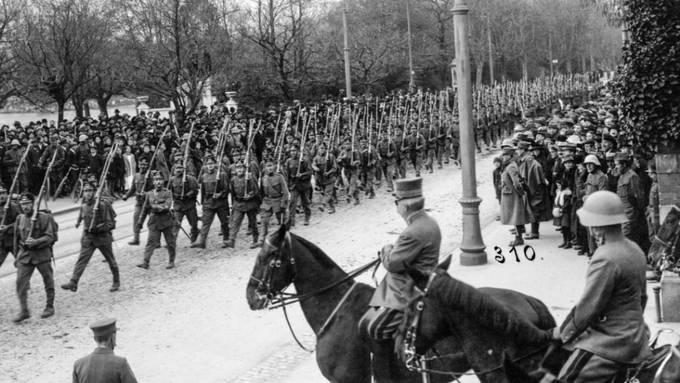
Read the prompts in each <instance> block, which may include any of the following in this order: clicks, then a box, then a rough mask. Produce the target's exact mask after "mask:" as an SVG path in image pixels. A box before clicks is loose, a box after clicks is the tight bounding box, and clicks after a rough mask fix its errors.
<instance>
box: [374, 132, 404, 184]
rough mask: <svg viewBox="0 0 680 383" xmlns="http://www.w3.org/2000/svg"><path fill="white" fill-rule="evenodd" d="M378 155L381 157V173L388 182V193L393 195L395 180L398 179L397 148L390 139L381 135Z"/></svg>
mask: <svg viewBox="0 0 680 383" xmlns="http://www.w3.org/2000/svg"><path fill="white" fill-rule="evenodd" d="M378 154H379V155H380V168H381V169H380V171H382V173H383V174H384V175H385V181H386V182H387V192H388V193H392V190H393V189H394V184H393V180H394V179H395V178H398V177H399V175H398V174H396V165H397V158H396V157H397V147H396V146H395V145H394V143H393V142H390V137H387V136H386V135H384V134H381V137H380V142H379V143H378Z"/></svg>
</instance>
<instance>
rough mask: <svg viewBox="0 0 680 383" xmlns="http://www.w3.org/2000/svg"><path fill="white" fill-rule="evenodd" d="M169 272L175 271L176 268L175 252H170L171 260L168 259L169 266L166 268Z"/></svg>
mask: <svg viewBox="0 0 680 383" xmlns="http://www.w3.org/2000/svg"><path fill="white" fill-rule="evenodd" d="M165 268H166V269H167V270H170V269H174V268H175V252H174V251H173V252H170V254H169V258H168V265H167V266H165Z"/></svg>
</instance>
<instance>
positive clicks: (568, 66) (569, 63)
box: [567, 59, 572, 74]
mask: <svg viewBox="0 0 680 383" xmlns="http://www.w3.org/2000/svg"><path fill="white" fill-rule="evenodd" d="M571 72H572V68H571V59H568V60H567V73H569V74H571Z"/></svg>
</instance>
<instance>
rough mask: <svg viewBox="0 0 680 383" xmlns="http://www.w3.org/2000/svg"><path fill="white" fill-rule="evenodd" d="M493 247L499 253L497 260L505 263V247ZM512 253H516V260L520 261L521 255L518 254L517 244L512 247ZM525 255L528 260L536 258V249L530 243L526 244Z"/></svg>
mask: <svg viewBox="0 0 680 383" xmlns="http://www.w3.org/2000/svg"><path fill="white" fill-rule="evenodd" d="M493 249H494V251H495V252H496V254H497V255H496V256H495V257H494V259H496V262H498V263H505V256H504V255H503V249H501V248H500V247H498V246H494V248H493ZM510 253H511V254H514V255H515V260H516V261H517V262H519V255H518V254H517V249H516V248H515V246H513V247H512V248H511V249H510ZM530 255H531V256H530ZM524 257H525V258H526V259H527V260H528V261H533V260H534V259H536V251H535V250H534V248H533V247H531V246H529V245H526V246H524Z"/></svg>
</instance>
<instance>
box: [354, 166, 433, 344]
mask: <svg viewBox="0 0 680 383" xmlns="http://www.w3.org/2000/svg"><path fill="white" fill-rule="evenodd" d="M422 183H423V180H422V178H411V179H401V180H398V181H396V182H395V186H396V190H395V197H396V200H395V201H394V202H395V204H396V206H397V212H398V213H399V215H401V217H402V218H403V219H404V220H405V221H406V223H407V224H408V226H407V227H406V229H405V230H404V231H403V232H402V233H401V234H400V235H399V238H398V239H397V242H396V243H395V244H393V245H392V244H389V245H385V246H384V247H383V248H382V250H381V251H380V259H381V262H382V264H383V266H384V267H385V268H386V269H387V271H388V274H387V276H385V279H383V281H382V282H381V283H380V285H379V286H378V288H377V289H376V290H375V293H374V294H373V298H372V299H371V301H370V302H369V306H371V307H370V309H369V310H368V311H367V312H366V313H365V314H364V316H363V317H362V318H361V320H359V328H360V330H361V331H367V332H368V335H369V336H370V337H372V338H373V339H378V340H386V339H391V338H392V336H393V335H394V332H395V331H396V329H397V327H398V326H399V323H400V322H401V318H402V317H403V311H404V310H405V308H406V305H407V304H408V302H410V301H411V300H412V299H413V298H414V297H415V294H416V292H415V285H416V283H418V282H422V279H426V278H427V275H429V273H430V272H432V270H434V268H435V267H436V266H437V260H438V259H439V246H440V244H441V239H442V237H441V231H440V230H439V224H437V221H435V220H434V219H433V218H432V217H430V216H429V215H428V214H427V213H426V212H425V210H424V207H425V198H423V192H422Z"/></svg>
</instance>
